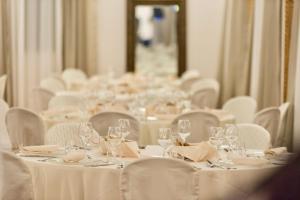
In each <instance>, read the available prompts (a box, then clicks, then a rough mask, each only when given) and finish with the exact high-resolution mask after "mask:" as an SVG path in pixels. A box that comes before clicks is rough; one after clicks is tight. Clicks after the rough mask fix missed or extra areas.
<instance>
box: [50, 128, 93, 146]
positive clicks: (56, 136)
mask: <svg viewBox="0 0 300 200" xmlns="http://www.w3.org/2000/svg"><path fill="white" fill-rule="evenodd" d="M79 131H80V123H59V124H56V125H54V126H53V127H51V128H50V129H49V130H48V131H47V133H46V135H45V144H56V145H60V146H62V147H63V146H65V144H66V142H68V141H72V142H73V143H74V145H77V146H79V147H83V146H84V144H83V143H82V140H81V139H80V136H79ZM95 134H96V136H97V133H95Z"/></svg>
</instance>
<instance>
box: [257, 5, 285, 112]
mask: <svg viewBox="0 0 300 200" xmlns="http://www.w3.org/2000/svg"><path fill="white" fill-rule="evenodd" d="M281 6H282V5H281V1H280V0H265V1H264V9H263V12H264V14H263V19H262V20H263V26H262V40H261V55H260V64H259V69H260V71H259V82H258V86H259V87H258V94H257V102H258V109H262V108H265V107H269V106H279V105H280V103H281V100H282V88H281V85H282V82H281V78H282V68H281V67H282V61H283V60H282V38H281V36H282V35H281V31H282V27H281V22H282V18H281Z"/></svg>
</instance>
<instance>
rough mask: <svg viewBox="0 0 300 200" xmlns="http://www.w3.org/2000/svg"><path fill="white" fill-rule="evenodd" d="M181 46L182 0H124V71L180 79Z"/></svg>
mask: <svg viewBox="0 0 300 200" xmlns="http://www.w3.org/2000/svg"><path fill="white" fill-rule="evenodd" d="M185 47H186V44H185V1H184V0H164V1H159V0H128V3H127V71H128V72H137V73H141V74H147V75H155V76H176V75H178V76H180V75H181V74H182V73H183V72H184V71H185V67H186V66H185V65H186V48H185Z"/></svg>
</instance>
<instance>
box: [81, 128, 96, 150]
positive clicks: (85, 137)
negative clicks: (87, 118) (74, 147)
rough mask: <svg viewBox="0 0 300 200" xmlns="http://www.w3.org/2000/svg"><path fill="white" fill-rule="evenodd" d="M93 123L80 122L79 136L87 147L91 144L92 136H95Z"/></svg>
mask: <svg viewBox="0 0 300 200" xmlns="http://www.w3.org/2000/svg"><path fill="white" fill-rule="evenodd" d="M93 131H94V129H93V125H92V123H91V122H84V123H80V125H79V137H80V139H81V141H82V143H83V145H84V148H85V149H88V147H89V145H90V138H91V137H92V136H93Z"/></svg>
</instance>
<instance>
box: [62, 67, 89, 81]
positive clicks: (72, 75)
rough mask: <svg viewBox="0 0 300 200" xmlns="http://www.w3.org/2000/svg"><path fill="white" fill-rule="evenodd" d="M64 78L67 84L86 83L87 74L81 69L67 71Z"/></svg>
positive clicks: (63, 74) (63, 75)
mask: <svg viewBox="0 0 300 200" xmlns="http://www.w3.org/2000/svg"><path fill="white" fill-rule="evenodd" d="M62 78H63V80H64V81H65V82H66V83H70V82H74V81H75V82H76V81H85V80H86V79H87V77H86V74H85V73H84V72H83V71H81V70H79V69H72V68H70V69H66V70H64V72H63V73H62Z"/></svg>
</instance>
